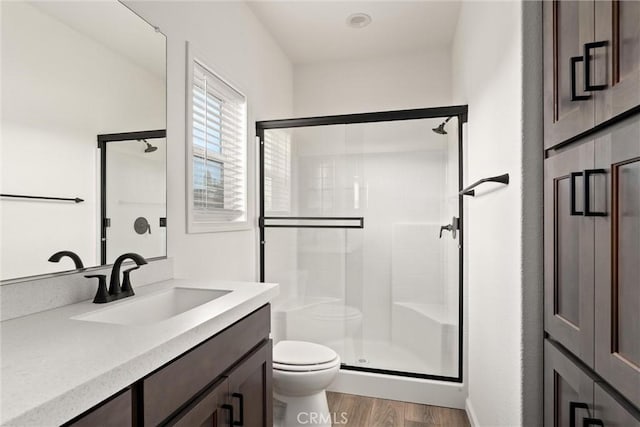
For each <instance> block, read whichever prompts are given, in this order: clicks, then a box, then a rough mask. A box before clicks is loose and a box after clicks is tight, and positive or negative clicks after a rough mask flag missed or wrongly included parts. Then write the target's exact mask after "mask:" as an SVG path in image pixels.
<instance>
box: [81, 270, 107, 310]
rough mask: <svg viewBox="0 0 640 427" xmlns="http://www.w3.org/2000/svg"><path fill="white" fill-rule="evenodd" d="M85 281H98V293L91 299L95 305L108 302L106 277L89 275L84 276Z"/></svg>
mask: <svg viewBox="0 0 640 427" xmlns="http://www.w3.org/2000/svg"><path fill="white" fill-rule="evenodd" d="M84 277H86V278H87V279H98V291H97V292H96V296H95V297H94V298H93V302H94V303H95V304H103V303H105V302H109V293H108V292H107V276H106V275H105V274H89V275H87V276H84Z"/></svg>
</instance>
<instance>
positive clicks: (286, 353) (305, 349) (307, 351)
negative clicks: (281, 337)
mask: <svg viewBox="0 0 640 427" xmlns="http://www.w3.org/2000/svg"><path fill="white" fill-rule="evenodd" d="M337 357H338V354H337V353H336V352H335V351H333V350H331V349H330V348H329V347H325V346H323V345H320V344H315V343H312V342H305V341H280V342H279V343H277V344H276V345H275V346H274V347H273V362H274V363H277V364H279V365H296V366H307V365H319V364H324V363H329V362H332V361H334V360H335V359H336V358H337Z"/></svg>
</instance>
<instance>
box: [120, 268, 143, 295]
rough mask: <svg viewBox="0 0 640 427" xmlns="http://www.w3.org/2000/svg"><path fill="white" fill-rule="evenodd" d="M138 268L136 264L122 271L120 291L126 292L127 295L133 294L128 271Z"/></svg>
mask: <svg viewBox="0 0 640 427" xmlns="http://www.w3.org/2000/svg"><path fill="white" fill-rule="evenodd" d="M139 268H140V266H139V265H136V266H134V267H131V268H129V269H127V270H124V271H123V272H122V292H124V293H127V294H128V296H130V295H134V293H133V288H132V287H131V278H130V277H129V273H131V272H132V271H133V270H137V269H139Z"/></svg>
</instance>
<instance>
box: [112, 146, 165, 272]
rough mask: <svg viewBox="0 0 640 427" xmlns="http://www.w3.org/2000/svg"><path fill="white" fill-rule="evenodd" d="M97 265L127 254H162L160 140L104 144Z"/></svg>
mask: <svg viewBox="0 0 640 427" xmlns="http://www.w3.org/2000/svg"><path fill="white" fill-rule="evenodd" d="M103 149H104V150H105V157H106V159H105V161H106V168H105V171H104V174H103V180H102V181H103V189H102V191H103V197H104V208H105V218H104V231H105V241H104V242H103V245H102V252H103V254H102V256H103V257H105V259H103V262H102V263H103V264H104V263H106V264H111V263H113V262H114V261H115V259H116V258H117V257H118V256H120V255H122V254H124V253H127V252H135V253H138V254H140V255H142V256H143V257H145V258H153V257H159V256H165V255H166V230H167V229H166V216H167V214H166V184H165V182H166V178H165V164H166V139H165V138H154V139H149V140H148V141H147V140H137V139H134V140H125V141H110V142H108V143H107V144H104V148H103Z"/></svg>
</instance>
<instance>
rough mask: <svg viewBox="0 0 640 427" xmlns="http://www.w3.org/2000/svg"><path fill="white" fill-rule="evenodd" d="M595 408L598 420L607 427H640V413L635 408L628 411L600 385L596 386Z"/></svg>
mask: <svg viewBox="0 0 640 427" xmlns="http://www.w3.org/2000/svg"><path fill="white" fill-rule="evenodd" d="M593 406H594V408H595V413H596V415H595V416H596V418H598V419H600V420H601V421H602V423H603V424H604V425H605V426H607V427H640V411H638V410H636V409H634V408H628V409H627V408H626V407H625V406H623V405H622V404H620V403H618V402H617V401H616V400H615V399H614V398H613V397H611V395H610V394H609V393H607V392H606V391H605V390H604V389H603V388H602V387H600V385H598V383H596V384H595V390H594V404H593ZM633 413H635V415H634V414H633Z"/></svg>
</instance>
